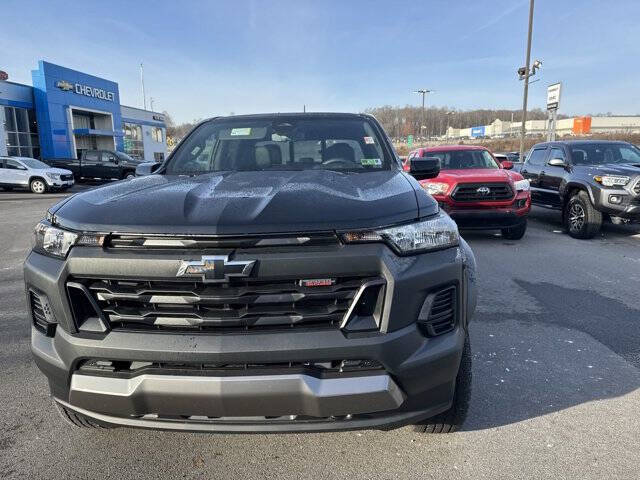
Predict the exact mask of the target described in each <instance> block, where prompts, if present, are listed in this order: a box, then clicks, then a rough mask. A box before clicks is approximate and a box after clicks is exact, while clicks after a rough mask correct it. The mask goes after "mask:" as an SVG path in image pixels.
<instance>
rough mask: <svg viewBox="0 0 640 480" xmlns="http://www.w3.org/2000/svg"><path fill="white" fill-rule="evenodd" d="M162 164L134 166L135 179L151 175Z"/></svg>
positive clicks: (148, 163) (146, 163)
mask: <svg viewBox="0 0 640 480" xmlns="http://www.w3.org/2000/svg"><path fill="white" fill-rule="evenodd" d="M161 165H162V164H161V163H158V162H145V163H140V164H138V166H136V177H142V176H144V175H151V174H152V173H153V172H155V171H156V170H158V169H159V168H160V166H161Z"/></svg>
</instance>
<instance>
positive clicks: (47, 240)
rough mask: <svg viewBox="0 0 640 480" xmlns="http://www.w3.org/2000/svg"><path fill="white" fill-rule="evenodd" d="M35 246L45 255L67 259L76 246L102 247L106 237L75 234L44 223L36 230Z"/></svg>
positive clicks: (36, 249) (35, 248)
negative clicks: (72, 248)
mask: <svg viewBox="0 0 640 480" xmlns="http://www.w3.org/2000/svg"><path fill="white" fill-rule="evenodd" d="M34 233H35V245H34V247H33V249H34V250H35V251H37V252H39V253H42V254H44V255H50V256H52V257H58V258H65V257H66V256H67V254H68V253H69V250H70V249H71V247H72V246H74V245H82V246H102V244H103V243H104V235H99V234H92V233H82V234H78V233H74V232H69V231H68V230H63V229H61V228H58V227H54V226H53V225H51V224H50V223H48V222H46V221H43V222H40V223H39V224H38V225H36V228H35V232H34Z"/></svg>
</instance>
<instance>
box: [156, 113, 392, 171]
mask: <svg viewBox="0 0 640 480" xmlns="http://www.w3.org/2000/svg"><path fill="white" fill-rule="evenodd" d="M390 168H391V162H390V159H389V158H388V157H387V155H386V153H385V149H384V148H383V147H382V144H381V139H380V138H379V137H378V135H377V134H376V129H375V128H374V127H373V125H372V124H371V123H370V122H369V121H368V120H366V119H363V118H324V117H316V118H313V117H302V118H296V117H285V116H282V117H275V116H274V117H265V118H259V119H257V118H247V119H241V118H238V119H232V118H228V119H224V120H219V121H211V122H207V123H204V124H202V125H201V126H199V127H198V128H197V130H196V131H195V132H193V133H192V134H191V135H189V137H188V138H187V139H186V140H185V142H184V143H183V144H182V145H181V146H180V148H179V150H178V151H177V152H176V153H175V154H174V156H173V157H172V160H171V162H170V163H169V165H168V166H167V173H168V174H189V175H195V174H201V173H207V172H219V171H264V170H312V169H324V170H339V171H349V172H367V171H374V170H389V169H390Z"/></svg>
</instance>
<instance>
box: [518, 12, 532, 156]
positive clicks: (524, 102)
mask: <svg viewBox="0 0 640 480" xmlns="http://www.w3.org/2000/svg"><path fill="white" fill-rule="evenodd" d="M533 2H534V0H529V32H528V33H527V61H526V64H525V67H524V68H525V70H524V94H523V98H522V125H521V126H520V158H521V159H522V158H524V137H525V135H526V123H527V96H528V95H529V63H530V62H531V34H532V32H533Z"/></svg>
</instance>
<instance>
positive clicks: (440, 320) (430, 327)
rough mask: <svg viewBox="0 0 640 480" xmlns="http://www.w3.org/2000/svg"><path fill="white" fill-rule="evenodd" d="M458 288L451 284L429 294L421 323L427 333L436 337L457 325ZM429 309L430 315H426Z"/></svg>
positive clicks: (420, 318)
mask: <svg viewBox="0 0 640 480" xmlns="http://www.w3.org/2000/svg"><path fill="white" fill-rule="evenodd" d="M456 297H457V288H456V287H455V286H450V287H447V288H444V289H442V290H439V291H437V292H435V293H432V294H430V295H428V296H427V299H426V300H425V303H424V305H423V307H422V311H421V312H420V317H419V323H420V325H421V326H422V327H423V328H424V329H425V331H426V333H427V335H429V336H430V337H435V336H438V335H442V334H444V333H447V332H450V331H451V330H453V329H454V328H455V325H456V311H457V298H456ZM427 309H428V312H429V313H428V315H425V313H426V311H427Z"/></svg>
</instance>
